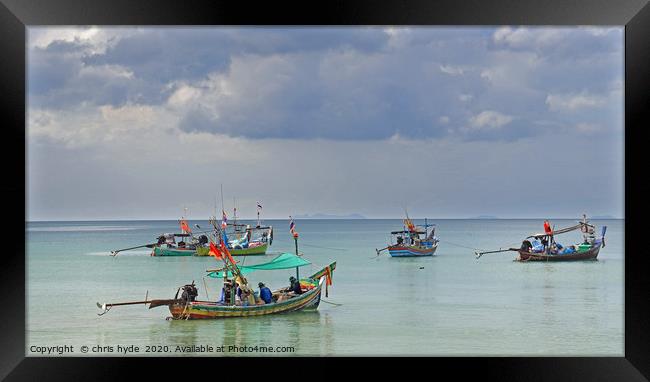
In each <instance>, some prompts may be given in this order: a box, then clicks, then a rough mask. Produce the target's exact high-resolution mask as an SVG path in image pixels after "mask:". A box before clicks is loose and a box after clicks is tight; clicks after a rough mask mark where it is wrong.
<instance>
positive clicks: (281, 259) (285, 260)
mask: <svg viewBox="0 0 650 382" xmlns="http://www.w3.org/2000/svg"><path fill="white" fill-rule="evenodd" d="M309 264H311V263H310V262H309V261H307V260H305V259H303V258H301V257H298V256H296V255H294V254H293V253H283V254H281V255H280V256H278V257H276V258H275V259H273V260H271V261H269V262H268V263H263V264H255V265H242V266H240V267H239V271H240V272H241V274H242V275H245V274H248V273H251V272H253V271H274V270H276V269H290V268H296V267H302V266H304V265H309ZM225 273H226V271H225V270H223V271H212V272H210V273H208V277H212V278H223V277H224V274H225ZM232 277H233V275H232V273H231V272H228V278H232Z"/></svg>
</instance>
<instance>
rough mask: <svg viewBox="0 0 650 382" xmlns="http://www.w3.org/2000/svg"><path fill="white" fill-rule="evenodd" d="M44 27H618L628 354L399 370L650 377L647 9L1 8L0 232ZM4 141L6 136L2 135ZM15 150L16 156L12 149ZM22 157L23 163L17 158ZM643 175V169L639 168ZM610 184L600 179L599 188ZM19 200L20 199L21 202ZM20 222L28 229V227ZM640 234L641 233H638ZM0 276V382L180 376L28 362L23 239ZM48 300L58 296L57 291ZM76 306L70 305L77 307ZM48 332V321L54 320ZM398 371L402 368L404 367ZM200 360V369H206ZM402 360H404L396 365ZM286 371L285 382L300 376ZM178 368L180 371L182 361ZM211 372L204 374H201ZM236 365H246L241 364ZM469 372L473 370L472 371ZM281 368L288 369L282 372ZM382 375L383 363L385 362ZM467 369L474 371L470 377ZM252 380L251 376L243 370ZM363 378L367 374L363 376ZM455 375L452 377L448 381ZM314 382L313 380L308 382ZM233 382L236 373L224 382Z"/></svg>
mask: <svg viewBox="0 0 650 382" xmlns="http://www.w3.org/2000/svg"><path fill="white" fill-rule="evenodd" d="M39 25H619V26H623V25H624V26H625V138H626V139H625V163H626V178H625V221H626V233H625V237H626V245H625V305H624V306H625V328H624V331H625V356H624V357H543V358H531V357H513V358H491V357H485V358H435V359H427V360H422V359H419V358H418V359H414V360H411V362H409V365H408V366H406V365H400V366H399V368H400V369H401V368H405V369H408V370H409V371H412V370H414V369H419V370H421V371H425V372H426V371H429V372H430V373H432V374H431V375H432V376H443V375H450V376H454V377H453V378H457V377H458V376H462V375H466V374H467V373H477V375H480V377H481V378H482V379H498V380H553V381H558V380H589V381H601V380H606V381H613V380H617V381H618V380H646V379H647V378H649V377H650V355H649V354H650V352H649V347H650V334H649V333H650V325H649V324H648V323H649V322H650V319H649V318H648V314H647V313H648V302H649V301H650V299H649V298H648V297H649V296H648V291H649V290H650V289H649V288H648V280H647V277H646V275H645V273H646V269H647V261H646V257H647V256H650V254H646V253H644V251H642V250H641V251H636V252H635V251H634V250H633V244H634V243H633V240H643V233H642V232H641V229H643V226H642V225H641V224H642V220H641V219H642V218H643V213H642V209H641V208H639V207H640V206H642V204H641V199H640V198H639V196H643V195H644V194H647V190H648V187H647V186H645V185H644V183H646V182H644V179H643V178H645V177H644V176H643V175H645V174H644V172H643V171H639V172H637V170H636V169H635V168H634V166H635V163H640V164H641V166H643V165H645V163H646V162H647V161H643V157H642V153H643V147H642V145H644V140H643V132H644V130H645V129H646V126H645V125H644V122H645V123H646V124H647V121H648V114H649V111H648V110H649V109H650V86H649V83H648V79H649V78H648V77H649V73H650V70H649V69H648V66H649V63H650V41H649V39H648V37H649V36H650V5H648V1H647V0H625V1H607V0H579V1H578V0H571V1H569V0H564V1H562V0H552V1H550V0H547V1H535V0H502V1H491V2H485V1H478V0H471V1H467V0H466V1H451V0H447V1H435V2H434V1H425V0H420V1H400V0H390V1H382V2H376V1H372V0H365V1H358V0H357V1H352V0H347V1H346V0H336V1H320V2H317V3H314V2H307V1H302V2H298V1H281V2H257V3H253V4H251V3H247V2H235V1H222V0H194V1H170V0H140V1H135V0H131V1H129V0H112V1H106V0H103V1H102V0H92V1H90V0H56V1H45V0H0V52H2V53H1V54H2V57H1V58H0V62H1V63H2V64H1V65H0V67H1V69H2V70H0V97H1V98H2V101H1V102H0V110H1V115H2V122H3V126H4V128H3V130H2V131H3V132H4V133H5V144H4V145H3V146H4V149H3V150H0V152H2V154H1V155H2V159H3V161H2V163H4V164H5V166H3V169H4V174H3V175H4V176H3V178H4V179H3V186H2V188H1V189H2V196H3V200H4V201H5V203H4V205H5V211H7V210H8V216H7V215H5V227H6V232H7V230H15V222H16V221H21V219H26V218H25V208H26V205H25V200H26V197H25V191H26V187H27V186H26V183H25V181H26V176H25V162H24V160H25V159H24V158H25V157H26V155H25V154H26V151H21V150H20V148H21V147H22V148H24V150H28V149H29V147H27V145H26V137H25V112H26V91H25V78H26V77H25V74H26V68H25V64H26V59H25V42H26V41H25V36H26V27H28V26H39ZM7 133H8V135H7ZM13 148H16V150H15V151H14V150H13ZM21 154H22V156H21ZM640 169H642V168H641V167H640ZM604 181H607V180H604ZM20 201H23V202H22V203H20ZM25 224H26V222H25ZM635 230H638V232H639V233H638V234H636V233H635ZM3 252H4V254H3V256H2V262H1V263H0V269H1V272H2V277H0V283H1V285H2V289H1V290H2V293H0V299H1V301H2V305H0V306H2V307H3V308H4V309H3V310H4V315H3V316H4V317H3V318H2V319H1V320H0V335H1V336H2V341H1V343H2V352H1V355H0V377H3V378H5V377H6V378H7V379H8V380H24V379H28V380H41V379H48V380H49V379H66V380H70V379H73V378H77V379H83V380H87V379H92V380H95V379H99V380H102V379H106V380H114V379H115V378H117V376H116V374H121V373H125V372H126V370H127V369H125V367H133V368H137V369H141V370H144V371H145V372H150V371H151V370H152V369H155V370H158V371H160V370H163V371H164V373H166V376H167V377H171V376H172V374H167V373H171V372H176V373H178V375H179V378H182V376H183V375H185V376H187V369H184V367H186V366H184V367H180V365H181V363H180V362H177V361H176V360H175V359H174V360H173V361H171V362H165V361H164V360H163V362H157V363H155V365H154V362H155V361H156V360H153V359H151V358H140V357H134V358H130V359H117V358H93V357H91V358H38V357H25V314H26V311H25V306H26V300H25V282H26V280H25V278H26V272H25V271H26V269H25V268H26V264H25V242H20V241H15V240H9V241H7V242H5V248H4V251H3ZM54 292H55V291H54ZM72 303H73V302H72ZM53 325H55V323H53ZM194 361H195V362H193V363H192V364H193V366H194V367H198V368H199V369H212V372H213V373H214V378H225V376H223V374H221V373H218V372H217V371H216V370H217V369H219V368H220V367H221V366H220V365H224V366H225V365H226V364H227V365H230V366H229V367H232V365H233V363H232V362H235V361H232V362H231V361H230V360H222V359H217V360H215V359H214V358H210V359H209V360H206V359H203V360H201V359H199V360H198V361H197V360H196V359H194ZM400 361H401V362H403V361H406V360H405V359H401V360H400ZM201 362H204V363H201ZM401 362H400V363H401ZM255 363H256V365H257V369H258V371H265V372H267V373H268V372H269V371H268V369H267V368H268V367H270V366H272V365H273V369H276V371H277V372H278V375H282V373H281V371H282V370H283V368H284V367H285V363H286V362H283V363H282V366H280V364H276V363H271V361H268V360H256V361H255ZM298 363H299V364H305V362H303V361H302V360H300V362H297V361H296V360H295V359H294V360H293V361H292V362H291V365H292V366H291V372H292V373H294V374H293V376H292V377H291V378H297V377H299V372H298V371H297V369H296V368H295V366H298V365H297V364H298ZM313 363H314V362H313V361H311V362H307V364H308V365H309V368H310V369H313V370H317V371H319V375H321V376H323V377H324V378H333V377H335V375H336V373H337V372H336V371H335V370H326V369H328V368H331V367H333V366H332V364H331V363H329V362H328V363H327V365H328V366H325V367H320V365H318V366H317V365H314V364H313ZM182 364H183V365H187V363H186V362H185V361H184V362H183V363H182ZM362 364H363V365H364V367H365V368H368V369H374V370H375V371H378V372H380V373H381V372H382V370H383V369H382V367H383V365H381V364H378V363H376V362H373V361H370V362H368V361H365V362H362ZM208 365H209V366H208ZM236 365H237V366H236V367H233V368H234V369H235V370H233V371H236V370H237V369H238V368H241V367H245V366H244V365H245V363H244V362H242V361H241V360H238V361H237V362H236ZM468 365H471V366H472V367H468ZM287 366H288V365H287ZM386 367H388V364H386ZM472 370H474V371H472ZM249 372H254V370H253V369H251V370H247V374H246V375H247V376H249V375H250V374H248V373H249ZM364 373H365V371H364ZM449 373H451V374H449ZM313 376H314V375H312V377H313ZM231 377H232V375H231Z"/></svg>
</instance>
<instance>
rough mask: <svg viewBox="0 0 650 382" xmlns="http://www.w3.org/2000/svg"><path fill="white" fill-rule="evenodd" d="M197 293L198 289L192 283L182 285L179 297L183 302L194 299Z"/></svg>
mask: <svg viewBox="0 0 650 382" xmlns="http://www.w3.org/2000/svg"><path fill="white" fill-rule="evenodd" d="M198 295H199V291H198V290H197V289H196V287H195V286H194V283H192V284H187V285H184V286H183V293H182V294H181V299H182V300H184V301H185V302H192V301H195V300H196V297H197V296H198Z"/></svg>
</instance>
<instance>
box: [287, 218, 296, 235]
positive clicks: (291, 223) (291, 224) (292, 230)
mask: <svg viewBox="0 0 650 382" xmlns="http://www.w3.org/2000/svg"><path fill="white" fill-rule="evenodd" d="M289 219H291V222H290V223H289V232H291V233H293V232H294V228H295V226H296V223H294V222H293V218H292V217H291V216H289Z"/></svg>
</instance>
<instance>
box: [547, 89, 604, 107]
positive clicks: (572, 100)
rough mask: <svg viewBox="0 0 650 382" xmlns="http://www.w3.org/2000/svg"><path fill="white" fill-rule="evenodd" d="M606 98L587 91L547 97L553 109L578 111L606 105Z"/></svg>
mask: <svg viewBox="0 0 650 382" xmlns="http://www.w3.org/2000/svg"><path fill="white" fill-rule="evenodd" d="M605 102H606V98H605V97H604V96H599V95H595V94H589V93H587V92H584V91H583V92H581V93H578V94H575V93H573V94H549V95H548V96H547V97H546V105H548V108H549V110H551V111H576V110H579V109H584V108H595V107H600V106H604V105H605Z"/></svg>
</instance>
